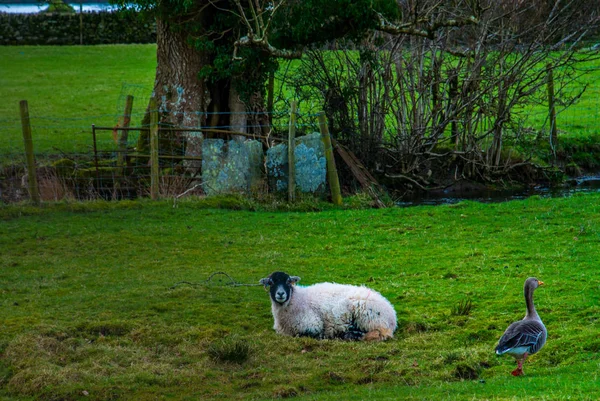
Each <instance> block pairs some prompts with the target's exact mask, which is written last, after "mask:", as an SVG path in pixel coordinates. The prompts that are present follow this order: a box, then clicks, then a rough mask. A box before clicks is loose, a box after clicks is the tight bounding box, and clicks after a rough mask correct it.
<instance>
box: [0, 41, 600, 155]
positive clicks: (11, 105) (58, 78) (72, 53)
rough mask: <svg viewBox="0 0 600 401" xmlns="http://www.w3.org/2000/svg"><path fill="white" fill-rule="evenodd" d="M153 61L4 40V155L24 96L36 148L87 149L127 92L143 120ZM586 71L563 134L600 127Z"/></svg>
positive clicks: (15, 138) (543, 114)
mask: <svg viewBox="0 0 600 401" xmlns="http://www.w3.org/2000/svg"><path fill="white" fill-rule="evenodd" d="M296 67H297V62H295V61H292V62H291V65H289V66H288V65H286V64H285V63H284V62H282V65H281V68H280V72H279V73H278V78H282V77H283V76H284V75H285V73H286V72H292V71H294V70H295V69H296ZM155 68H156V46H155V45H102V46H3V47H0V95H1V97H2V102H0V155H2V156H4V157H6V155H9V154H10V155H11V156H10V157H17V156H16V155H18V154H20V153H21V152H22V150H23V149H22V134H21V121H20V117H19V101H21V100H24V99H25V100H28V102H29V110H30V115H31V124H32V128H33V140H34V151H35V152H36V153H38V154H48V153H51V154H60V153H86V154H89V153H90V152H91V147H92V140H91V125H92V124H95V125H96V126H109V127H112V126H115V125H116V123H117V122H118V119H119V117H120V116H121V114H122V113H123V110H124V104H125V96H126V95H128V94H132V95H134V97H135V99H134V108H133V113H132V125H139V124H140V122H141V120H142V117H143V113H144V111H145V109H146V106H147V104H148V99H149V97H150V95H151V91H152V86H153V82H154V73H155ZM582 72H585V74H584V75H583V76H582V77H581V79H580V81H581V82H579V83H577V84H573V90H572V91H571V95H575V94H576V93H577V90H579V89H580V88H582V85H587V87H586V91H585V93H584V94H583V96H581V98H580V99H579V100H578V102H577V103H576V104H575V105H574V106H572V107H571V108H569V109H567V110H564V107H562V105H563V104H564V103H565V102H567V99H559V102H558V103H559V107H558V110H557V111H558V126H559V130H560V135H561V136H575V137H577V136H584V137H587V136H589V135H590V134H597V133H598V130H597V127H598V126H600V112H599V110H600V103H599V102H598V97H599V95H600V83H599V82H600V72H599V71H598V68H597V66H596V65H591V64H590V65H585V66H582ZM557 85H558V84H557ZM275 93H276V101H278V102H277V103H276V111H282V110H283V111H285V108H286V107H287V106H286V105H287V104H289V101H290V100H292V99H293V92H292V90H291V89H289V88H285V87H283V88H282V84H281V82H280V80H278V81H277V82H276V90H275ZM317 103H318V102H308V101H305V102H303V103H301V104H300V105H299V107H300V110H301V111H303V112H309V113H313V112H317V111H319V107H320V106H318V104H317ZM284 114H287V113H284ZM529 117H530V120H529V121H527V122H525V124H524V125H525V126H526V127H533V128H534V129H540V128H542V127H543V126H544V125H545V124H547V106H546V105H544V104H540V105H536V106H535V107H534V108H533V109H532V111H531V112H530V113H529ZM313 120H314V118H313ZM313 122H314V121H313ZM282 124H283V125H282V126H285V124H287V120H286V121H283V122H282ZM98 135H99V138H98V140H99V146H100V147H106V148H112V137H111V135H112V134H111V132H110V131H105V132H101V133H99V134H98Z"/></svg>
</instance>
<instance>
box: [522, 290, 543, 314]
mask: <svg viewBox="0 0 600 401" xmlns="http://www.w3.org/2000/svg"><path fill="white" fill-rule="evenodd" d="M534 290H535V288H531V287H530V286H526V287H525V304H526V305H527V314H526V315H525V318H526V319H527V318H529V319H538V320H539V318H540V316H539V315H538V313H537V311H536V310H535V305H534V304H533V291H534Z"/></svg>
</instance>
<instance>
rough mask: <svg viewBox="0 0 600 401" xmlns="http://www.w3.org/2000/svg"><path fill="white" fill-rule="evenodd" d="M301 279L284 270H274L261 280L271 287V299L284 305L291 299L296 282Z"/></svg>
mask: <svg viewBox="0 0 600 401" xmlns="http://www.w3.org/2000/svg"><path fill="white" fill-rule="evenodd" d="M298 281H300V277H298V276H290V275H289V274H287V273H284V272H274V273H272V274H271V275H270V276H269V277H265V278H263V279H261V280H260V281H259V282H260V283H261V284H262V285H264V286H265V288H267V287H270V288H269V293H270V294H271V300H272V301H273V302H276V303H278V304H279V305H283V304H285V303H286V302H288V301H289V300H290V298H291V297H292V292H293V291H294V288H293V286H294V284H296V283H297V282H298Z"/></svg>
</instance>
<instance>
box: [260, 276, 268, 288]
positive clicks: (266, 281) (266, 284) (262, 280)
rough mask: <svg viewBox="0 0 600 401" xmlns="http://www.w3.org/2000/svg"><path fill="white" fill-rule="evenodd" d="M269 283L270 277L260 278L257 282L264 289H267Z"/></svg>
mask: <svg viewBox="0 0 600 401" xmlns="http://www.w3.org/2000/svg"><path fill="white" fill-rule="evenodd" d="M270 281H271V277H265V278H261V279H260V281H259V284H262V285H264V286H265V287H268V286H269V282H270Z"/></svg>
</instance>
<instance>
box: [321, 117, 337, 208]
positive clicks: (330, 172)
mask: <svg viewBox="0 0 600 401" xmlns="http://www.w3.org/2000/svg"><path fill="white" fill-rule="evenodd" d="M319 129H320V131H321V140H322V141H323V145H325V159H326V160H327V180H328V181H329V189H330V190H331V202H333V204H334V205H341V204H342V193H341V191H340V180H339V178H338V173H337V168H336V167H335V157H334V155H333V148H332V146H331V137H330V136H329V127H327V119H326V118H325V113H323V112H321V113H319Z"/></svg>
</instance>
